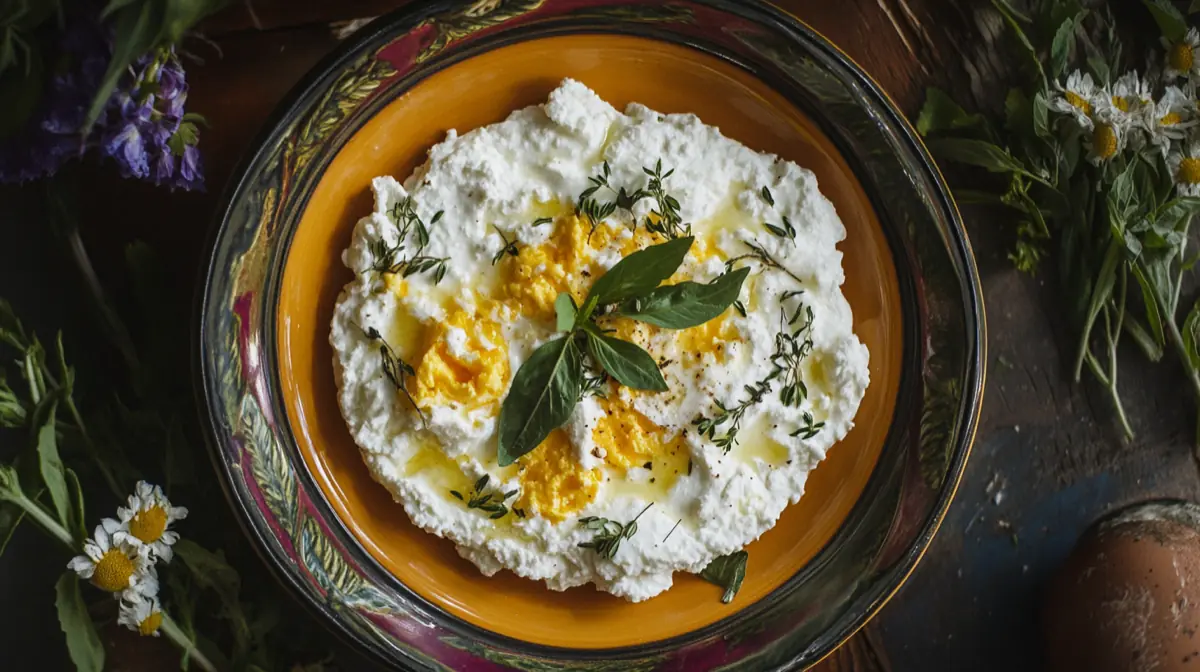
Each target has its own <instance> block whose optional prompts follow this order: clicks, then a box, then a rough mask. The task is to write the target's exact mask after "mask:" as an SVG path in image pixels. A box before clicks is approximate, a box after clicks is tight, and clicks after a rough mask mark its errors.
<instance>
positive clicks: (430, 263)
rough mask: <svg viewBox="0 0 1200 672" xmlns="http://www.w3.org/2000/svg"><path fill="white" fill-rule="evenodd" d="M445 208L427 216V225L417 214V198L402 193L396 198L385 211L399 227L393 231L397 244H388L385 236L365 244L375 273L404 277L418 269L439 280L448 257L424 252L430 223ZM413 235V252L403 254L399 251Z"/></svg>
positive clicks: (438, 219) (443, 211)
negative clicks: (404, 256) (397, 274)
mask: <svg viewBox="0 0 1200 672" xmlns="http://www.w3.org/2000/svg"><path fill="white" fill-rule="evenodd" d="M444 214H446V211H445V210H438V211H437V213H436V214H434V216H433V218H432V219H430V220H429V224H428V226H427V225H426V224H425V222H424V221H422V220H421V216H420V215H418V214H417V207H416V201H415V200H414V199H413V197H412V196H405V197H404V198H402V199H400V200H399V201H396V203H395V204H393V205H392V208H391V210H389V211H388V216H389V217H391V219H392V221H393V222H394V223H395V224H396V228H397V229H398V230H399V231H398V233H397V234H396V244H395V245H391V246H389V245H388V244H387V242H385V241H384V240H382V239H380V240H376V241H374V242H372V243H371V244H370V245H369V246H368V247H369V249H370V251H371V258H372V262H371V270H373V271H375V272H376V273H399V274H401V275H402V276H403V277H405V278H407V277H409V276H411V275H416V274H417V273H426V272H432V273H433V282H434V284H438V283H440V282H441V281H442V279H443V278H445V277H446V262H447V261H449V260H450V259H449V257H432V256H429V255H426V254H424V252H425V248H426V247H427V246H428V245H429V227H431V226H433V225H434V224H437V223H438V222H439V221H440V220H441V219H442V216H443V215H444ZM410 234H412V235H413V236H414V237H415V238H416V248H417V249H416V252H415V253H414V254H413V255H412V256H411V257H409V258H407V259H405V258H402V256H401V253H402V252H404V249H405V247H406V246H407V245H408V243H409V235H410Z"/></svg>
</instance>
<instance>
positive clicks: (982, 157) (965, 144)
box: [928, 138, 1026, 173]
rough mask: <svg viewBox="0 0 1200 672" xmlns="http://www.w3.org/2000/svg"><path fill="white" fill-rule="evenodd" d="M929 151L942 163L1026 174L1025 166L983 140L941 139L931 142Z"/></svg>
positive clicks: (996, 171) (994, 171)
mask: <svg viewBox="0 0 1200 672" xmlns="http://www.w3.org/2000/svg"><path fill="white" fill-rule="evenodd" d="M928 144H929V151H931V152H933V155H934V156H935V157H937V158H938V159H940V160H942V161H951V162H955V163H963V164H966V165H968V166H979V167H980V168H986V169H988V170H989V171H991V172H993V173H1025V172H1026V171H1025V166H1024V165H1023V164H1022V163H1021V162H1020V161H1018V160H1017V159H1015V158H1013V156H1012V155H1011V154H1009V153H1008V152H1007V151H1005V150H1003V149H1001V148H1000V147H999V146H997V145H993V144H992V143H990V142H984V141H983V140H968V139H961V138H941V139H937V140H930V141H929V143H928Z"/></svg>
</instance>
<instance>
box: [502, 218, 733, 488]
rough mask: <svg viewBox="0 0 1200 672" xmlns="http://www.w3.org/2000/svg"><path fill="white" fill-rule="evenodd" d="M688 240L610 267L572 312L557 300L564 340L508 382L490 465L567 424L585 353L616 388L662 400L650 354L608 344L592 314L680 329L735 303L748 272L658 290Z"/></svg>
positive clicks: (662, 384)
mask: <svg viewBox="0 0 1200 672" xmlns="http://www.w3.org/2000/svg"><path fill="white" fill-rule="evenodd" d="M693 242H694V239H693V238H691V237H690V236H689V237H684V238H676V239H674V240H670V241H668V242H665V243H662V244H661V245H653V246H651V247H648V248H646V249H644V250H640V251H638V252H634V253H633V254H630V255H629V256H627V257H625V258H624V259H622V260H621V261H619V262H617V264H616V265H615V266H613V267H612V268H611V269H609V271H608V272H607V273H605V274H604V275H603V276H601V277H600V279H599V280H597V281H596V282H595V284H593V285H592V288H591V290H590V291H589V292H588V295H587V297H586V298H585V299H584V300H583V303H582V304H580V305H577V304H576V303H575V300H574V299H573V298H572V297H571V295H570V294H567V293H565V292H564V293H563V294H560V295H559V296H558V298H557V299H556V300H555V302H554V309H555V317H556V326H557V328H558V330H559V331H561V332H565V334H564V335H563V336H560V337H558V338H555V339H553V340H551V341H549V342H547V343H545V344H543V345H542V346H541V347H539V348H538V349H537V350H535V351H534V352H533V355H531V356H530V357H529V359H528V360H527V361H526V362H525V363H524V364H522V365H521V368H520V369H519V370H518V371H517V374H516V375H515V376H514V377H513V382H512V387H511V388H510V389H509V392H508V396H507V397H505V398H504V403H503V404H502V405H501V407H500V430H499V440H498V446H497V461H498V462H499V464H500V466H502V467H503V466H508V465H510V464H512V463H513V462H515V461H516V460H517V459H518V458H520V457H521V456H522V455H525V454H526V453H528V452H529V451H531V450H533V449H534V448H536V447H537V446H538V445H539V444H540V443H541V442H542V441H544V440H545V439H546V437H547V436H549V435H550V432H552V431H554V430H555V429H557V428H559V427H561V426H562V425H563V424H564V423H566V421H567V419H568V418H570V417H571V412H572V411H573V410H574V409H575V405H576V404H577V403H578V402H579V399H580V398H581V396H582V389H583V383H584V380H585V379H586V378H587V375H586V374H587V371H586V370H585V369H586V367H585V365H584V357H583V354H584V352H587V353H588V354H590V355H591V359H592V360H593V362H594V363H595V365H596V366H598V367H600V368H601V369H602V370H603V371H604V372H605V373H606V374H607V375H609V376H612V377H613V379H615V380H616V381H617V382H618V383H620V384H622V385H625V386H626V387H631V388H634V389H639V390H648V391H651V392H662V391H665V390H666V389H667V381H666V380H665V379H664V378H663V376H662V372H661V371H659V369H658V364H657V362H655V361H654V357H653V356H651V355H650V353H648V352H646V351H645V350H643V349H642V348H640V347H638V346H637V345H635V344H633V343H630V342H628V341H623V340H621V339H619V338H616V337H614V336H611V335H610V334H608V333H605V331H604V330H603V329H602V328H601V327H600V326H599V325H597V324H596V322H595V319H594V318H595V317H596V316H597V313H598V311H600V312H602V311H605V310H609V309H610V308H612V307H617V310H616V312H615V313H614V314H617V315H623V316H625V317H629V318H632V319H634V320H639V321H642V322H645V323H647V324H653V325H655V326H659V327H665V328H668V329H686V328H689V327H694V326H698V325H700V324H704V323H705V322H707V321H709V320H712V319H714V318H716V317H719V316H720V315H721V314H722V313H724V312H725V310H726V309H728V308H729V306H730V305H731V304H733V303H734V302H735V301H737V298H738V294H739V293H740V292H741V288H742V283H743V282H744V281H745V280H746V276H747V275H748V274H749V270H748V269H744V268H743V269H738V270H735V271H732V270H731V271H729V272H727V273H725V274H724V275H722V276H721V277H720V278H717V279H716V280H715V281H713V282H711V283H708V284H701V283H696V282H682V283H679V284H678V285H670V286H666V287H659V285H660V284H662V282H663V281H665V280H666V279H667V278H670V277H671V276H672V275H674V274H675V272H676V271H677V270H679V267H680V266H681V265H682V264H683V260H684V259H685V258H686V257H687V253H688V250H689V249H690V248H691V246H692V243H693Z"/></svg>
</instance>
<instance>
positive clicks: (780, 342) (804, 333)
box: [771, 291, 813, 406]
mask: <svg viewBox="0 0 1200 672" xmlns="http://www.w3.org/2000/svg"><path fill="white" fill-rule="evenodd" d="M803 293H804V292H803V291H793V292H786V293H784V295H783V297H782V300H783V301H787V300H789V299H793V298H797V297H799V296H800V295H801V294H803ZM779 319H780V323H781V324H780V328H779V332H778V333H776V334H775V354H774V355H772V356H771V362H772V363H773V364H774V365H775V367H776V368H778V369H779V370H781V371H782V376H783V386H782V387H780V388H779V400H780V401H781V402H783V405H784V406H799V405H800V404H802V403H803V402H804V400H806V399H808V386H806V385H805V384H804V379H803V374H804V371H803V368H802V365H803V363H804V360H805V359H807V358H808V356H809V355H810V354H812V350H813V340H812V333H813V309H812V306H807V305H804V304H803V303H800V304H798V305H797V307H796V309H795V310H794V311H792V314H791V316H788V315H787V312H786V311H785V310H784V309H783V308H782V307H780V309H779ZM785 319H786V324H785V323H784V320H785Z"/></svg>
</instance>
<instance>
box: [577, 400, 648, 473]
mask: <svg viewBox="0 0 1200 672" xmlns="http://www.w3.org/2000/svg"><path fill="white" fill-rule="evenodd" d="M598 403H599V405H600V410H601V411H602V415H601V416H600V418H599V419H598V420H597V421H596V426H595V427H593V428H592V440H594V441H595V442H596V445H597V446H599V447H601V448H603V449H604V452H605V455H604V459H605V461H606V462H608V463H609V464H611V465H613V466H614V467H619V468H621V469H632V468H633V467H635V466H636V467H640V466H642V465H643V464H645V463H646V461H647V460H649V459H652V458H653V457H654V456H655V454H656V453H658V452H659V451H660V450H661V448H662V445H663V430H662V428H661V427H659V426H658V425H656V424H654V423H653V422H650V420H649V419H648V418H646V416H644V415H642V414H641V413H639V412H638V411H637V410H636V409H634V408H633V407H632V406H630V405H629V403H628V402H626V401H624V400H622V399H621V398H620V397H619V396H617V394H616V393H615V392H610V393H609V394H608V396H607V397H603V398H601V399H599V402H598Z"/></svg>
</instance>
